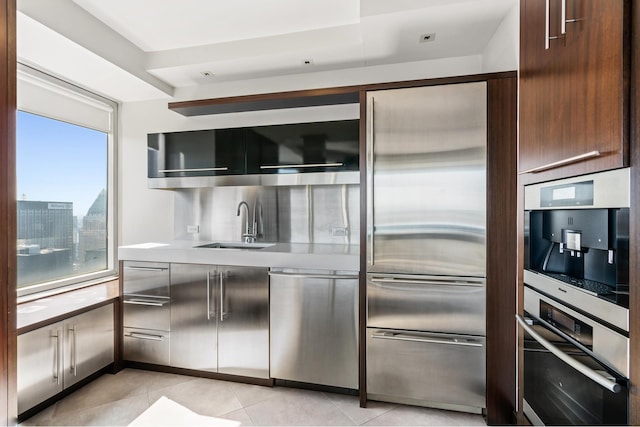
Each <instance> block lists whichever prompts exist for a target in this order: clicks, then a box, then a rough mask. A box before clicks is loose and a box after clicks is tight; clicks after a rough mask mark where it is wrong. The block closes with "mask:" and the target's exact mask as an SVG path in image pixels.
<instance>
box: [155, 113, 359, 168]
mask: <svg viewBox="0 0 640 427" xmlns="http://www.w3.org/2000/svg"><path fill="white" fill-rule="evenodd" d="M147 155H148V156H147V158H148V177H149V178H179V177H199V176H218V175H244V174H277V173H305V172H332V171H335V172H338V171H357V170H358V163H359V120H340V121H332V122H314V123H296V124H287V125H273V126H256V127H248V128H237V129H213V130H198V131H188V132H168V133H154V134H149V135H148V136H147Z"/></svg>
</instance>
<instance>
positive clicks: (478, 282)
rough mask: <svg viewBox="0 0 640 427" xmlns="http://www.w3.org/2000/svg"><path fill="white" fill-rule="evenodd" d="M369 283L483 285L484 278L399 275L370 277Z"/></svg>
mask: <svg viewBox="0 0 640 427" xmlns="http://www.w3.org/2000/svg"><path fill="white" fill-rule="evenodd" d="M369 281H370V282H371V283H407V284H412V285H445V286H484V284H485V282H484V279H478V280H473V279H470V278H466V277H465V278H462V277H461V278H454V277H452V278H450V279H449V280H442V278H435V277H434V278H426V277H425V278H401V277H397V278H396V277H372V278H370V279H369Z"/></svg>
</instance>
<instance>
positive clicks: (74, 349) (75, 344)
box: [69, 323, 78, 377]
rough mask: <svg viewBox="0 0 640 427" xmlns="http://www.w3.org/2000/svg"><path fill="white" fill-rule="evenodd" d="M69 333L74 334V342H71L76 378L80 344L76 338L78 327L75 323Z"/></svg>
mask: <svg viewBox="0 0 640 427" xmlns="http://www.w3.org/2000/svg"><path fill="white" fill-rule="evenodd" d="M69 332H71V333H72V334H73V340H72V341H71V360H70V363H71V372H72V373H73V375H74V376H76V377H77V376H78V342H77V338H76V325H75V323H74V324H73V325H72V326H71V327H70V328H69Z"/></svg>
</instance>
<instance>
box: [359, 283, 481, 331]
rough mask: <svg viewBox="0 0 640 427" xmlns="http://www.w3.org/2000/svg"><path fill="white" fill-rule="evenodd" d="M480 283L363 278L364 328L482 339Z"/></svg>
mask: <svg viewBox="0 0 640 427" xmlns="http://www.w3.org/2000/svg"><path fill="white" fill-rule="evenodd" d="M484 283H485V281H484V279H471V278H463V277H460V278H457V280H456V278H454V277H433V276H411V275H391V274H368V275H367V326H369V327H375V328H390V329H406V330H414V331H432V332H445V333H453V334H467V335H485V330H486V327H485V323H486V322H485V312H486V308H485V307H486V303H485V285H484Z"/></svg>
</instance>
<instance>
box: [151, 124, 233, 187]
mask: <svg viewBox="0 0 640 427" xmlns="http://www.w3.org/2000/svg"><path fill="white" fill-rule="evenodd" d="M147 156H148V176H149V178H176V177H188V176H191V177H193V176H215V175H234V174H242V173H244V171H245V144H244V133H243V131H242V130H241V129H213V130H198V131H188V132H170V133H156V134H149V135H148V136H147Z"/></svg>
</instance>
